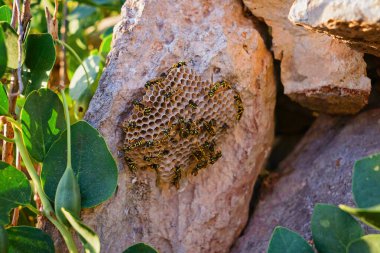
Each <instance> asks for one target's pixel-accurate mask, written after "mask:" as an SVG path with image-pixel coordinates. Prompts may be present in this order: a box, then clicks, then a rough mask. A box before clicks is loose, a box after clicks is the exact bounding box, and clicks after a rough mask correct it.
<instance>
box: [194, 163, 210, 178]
mask: <svg viewBox="0 0 380 253" xmlns="http://www.w3.org/2000/svg"><path fill="white" fill-rule="evenodd" d="M206 166H207V161H206V160H202V161H200V162H199V163H197V164H196V165H195V167H194V169H193V170H192V171H191V175H193V176H196V175H198V171H199V170H201V169H203V168H205V167H206Z"/></svg>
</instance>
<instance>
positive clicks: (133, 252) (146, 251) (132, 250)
mask: <svg viewBox="0 0 380 253" xmlns="http://www.w3.org/2000/svg"><path fill="white" fill-rule="evenodd" d="M123 253H158V251H157V250H155V249H154V248H152V247H151V246H149V245H147V244H145V243H142V242H140V243H137V244H135V245H132V246H131V247H129V248H128V249H126V250H124V252H123Z"/></svg>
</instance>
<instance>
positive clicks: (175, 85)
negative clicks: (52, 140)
mask: <svg viewBox="0 0 380 253" xmlns="http://www.w3.org/2000/svg"><path fill="white" fill-rule="evenodd" d="M145 90H146V93H145V95H144V96H143V97H142V98H141V99H140V100H134V101H133V102H132V105H133V111H132V114H131V115H130V116H129V117H128V119H127V120H126V121H125V122H124V124H123V129H124V131H125V134H126V137H125V141H124V146H123V149H124V152H125V160H126V163H127V165H128V167H129V169H130V170H132V171H135V170H137V169H145V168H152V169H154V170H156V172H157V174H158V177H157V179H158V181H159V183H170V184H172V185H174V186H176V187H177V188H178V187H179V183H180V180H181V179H182V178H184V177H186V176H187V175H188V174H192V175H194V176H195V175H197V174H198V172H199V171H200V170H201V169H203V168H206V167H207V166H208V165H209V164H214V163H215V162H216V161H217V160H218V159H219V158H220V157H221V156H222V152H221V151H220V150H219V149H218V148H217V142H218V141H220V138H221V137H222V136H223V134H225V132H226V131H227V130H228V129H229V128H231V127H232V126H233V125H234V124H235V123H236V122H237V121H238V120H240V118H241V116H242V113H243V111H244V107H243V102H242V100H241V98H240V95H239V93H238V92H237V91H236V90H235V89H234V88H233V87H232V85H231V84H230V83H228V82H227V81H220V82H216V83H213V84H212V83H210V82H206V81H202V80H201V78H200V77H199V76H198V75H196V74H195V72H194V71H193V70H192V69H190V68H189V67H188V66H187V65H186V63H185V62H179V63H177V64H175V65H173V66H172V67H171V68H170V69H169V70H168V71H167V72H165V73H163V74H161V76H160V77H158V78H155V79H153V80H150V81H148V82H147V83H146V84H145Z"/></svg>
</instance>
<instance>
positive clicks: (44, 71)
mask: <svg viewBox="0 0 380 253" xmlns="http://www.w3.org/2000/svg"><path fill="white" fill-rule="evenodd" d="M25 44H26V58H25V67H26V68H27V70H26V71H24V73H23V76H24V81H25V83H26V85H25V90H24V94H25V95H27V94H29V93H30V92H32V91H33V90H37V89H39V88H41V87H42V85H43V83H46V82H47V81H48V79H49V75H50V71H51V69H52V68H53V66H54V63H55V57H56V55H55V47H54V41H53V37H52V36H51V35H50V34H49V33H42V34H30V35H29V36H28V38H27V39H26V43H25Z"/></svg>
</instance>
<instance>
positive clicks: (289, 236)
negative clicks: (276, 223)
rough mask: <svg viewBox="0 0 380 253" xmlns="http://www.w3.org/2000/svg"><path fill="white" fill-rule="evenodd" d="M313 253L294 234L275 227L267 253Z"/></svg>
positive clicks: (300, 238) (301, 239)
mask: <svg viewBox="0 0 380 253" xmlns="http://www.w3.org/2000/svg"><path fill="white" fill-rule="evenodd" d="M294 252H297V253H313V252H314V251H313V248H312V247H311V246H310V245H309V244H308V243H307V242H306V241H305V239H303V238H302V237H301V236H300V235H299V234H297V233H296V232H293V231H291V230H290V229H287V228H284V227H276V228H275V229H274V231H273V234H272V237H271V239H270V242H269V246H268V251H267V253H294Z"/></svg>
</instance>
